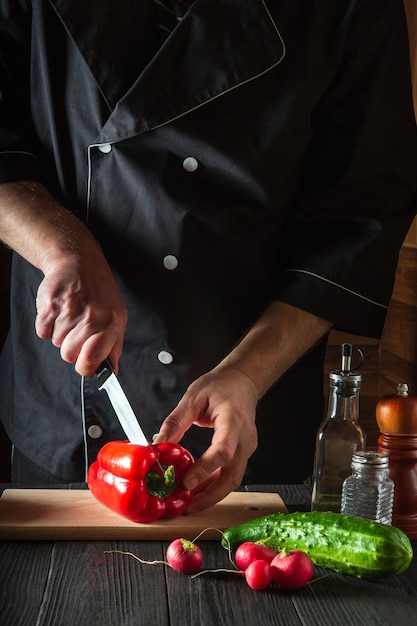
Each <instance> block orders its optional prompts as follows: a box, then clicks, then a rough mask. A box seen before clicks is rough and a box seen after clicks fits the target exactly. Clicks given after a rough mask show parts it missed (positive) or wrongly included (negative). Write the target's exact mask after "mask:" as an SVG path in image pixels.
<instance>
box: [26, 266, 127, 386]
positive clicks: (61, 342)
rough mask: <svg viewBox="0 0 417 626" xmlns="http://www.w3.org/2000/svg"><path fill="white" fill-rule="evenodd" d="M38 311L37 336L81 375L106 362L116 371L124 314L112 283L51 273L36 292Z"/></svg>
mask: <svg viewBox="0 0 417 626" xmlns="http://www.w3.org/2000/svg"><path fill="white" fill-rule="evenodd" d="M74 274H75V277H74ZM97 276H98V277H99V278H100V273H99V272H98V273H97ZM103 286H104V287H103ZM36 308H37V317H36V323H35V328H36V333H37V334H38V336H39V337H40V338H42V339H50V340H51V341H52V343H53V345H54V346H56V347H57V348H59V349H60V352H61V357H62V359H63V360H64V361H67V362H68V363H74V364H75V369H76V371H77V372H78V373H79V374H80V375H82V376H91V375H93V374H94V373H95V372H96V370H97V368H98V366H99V365H100V363H101V362H102V361H103V360H104V359H105V358H106V357H109V358H110V360H111V362H112V365H113V367H114V368H115V370H116V371H117V366H118V360H119V358H120V355H121V353H122V347H123V338H124V332H125V328H126V324H127V311H126V307H125V305H124V302H123V300H122V298H121V296H120V294H119V291H118V288H117V286H116V283H115V282H114V280H107V281H103V280H100V279H96V280H94V279H91V278H90V277H88V278H87V279H86V278H85V277H83V276H79V275H78V274H77V272H74V271H73V272H72V273H71V270H68V271H67V272H65V271H61V272H55V273H51V275H49V276H47V277H45V278H44V280H43V281H42V283H41V285H40V287H39V290H38V295H37V299H36Z"/></svg>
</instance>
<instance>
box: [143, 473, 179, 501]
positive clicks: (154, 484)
mask: <svg viewBox="0 0 417 626" xmlns="http://www.w3.org/2000/svg"><path fill="white" fill-rule="evenodd" d="M162 470H163V472H164V473H163V475H161V474H158V472H153V471H152V472H149V473H148V474H147V476H146V488H147V489H148V491H149V493H150V494H151V495H152V496H155V497H156V498H161V499H163V498H166V497H167V496H169V495H170V494H171V493H172V492H173V491H174V490H175V489H176V487H177V483H176V480H175V468H174V466H173V465H169V466H168V467H163V468H162Z"/></svg>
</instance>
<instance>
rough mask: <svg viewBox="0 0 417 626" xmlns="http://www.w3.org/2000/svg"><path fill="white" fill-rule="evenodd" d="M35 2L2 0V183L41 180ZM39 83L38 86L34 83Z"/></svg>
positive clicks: (0, 163)
mask: <svg viewBox="0 0 417 626" xmlns="http://www.w3.org/2000/svg"><path fill="white" fill-rule="evenodd" d="M34 43H35V42H32V41H31V2H29V1H28V0H2V1H1V2H0V183H5V182H12V181H19V180H39V179H40V167H39V161H38V159H37V157H36V155H35V154H34V149H33V146H34V144H35V142H34V133H33V129H32V126H31V122H30V119H31V117H30V99H31V97H36V93H35V90H34V91H33V93H32V94H31V93H30V89H31V85H30V78H29V76H30V49H31V45H34ZM33 87H35V86H33Z"/></svg>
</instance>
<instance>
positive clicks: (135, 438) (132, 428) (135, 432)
mask: <svg viewBox="0 0 417 626" xmlns="http://www.w3.org/2000/svg"><path fill="white" fill-rule="evenodd" d="M97 385H98V388H99V389H100V390H101V389H104V390H105V391H106V392H107V395H108V396H109V399H110V402H111V405H112V407H113V409H114V412H115V413H116V416H117V418H118V420H119V422H120V424H121V426H122V428H123V430H124V431H125V434H126V437H127V438H128V439H129V441H130V442H131V443H134V444H137V445H140V446H149V445H150V443H149V441H148V440H147V438H146V437H145V433H144V432H143V430H142V428H141V427H140V425H139V422H138V420H137V418H136V415H135V414H134V412H133V409H132V407H131V406H130V403H129V400H128V399H127V397H126V395H125V392H124V391H123V388H122V386H121V384H120V383H119V380H118V378H117V376H116V374H115V373H114V370H113V368H112V366H111V363H110V361H109V359H105V360H104V361H103V363H101V365H100V367H99V368H98V370H97Z"/></svg>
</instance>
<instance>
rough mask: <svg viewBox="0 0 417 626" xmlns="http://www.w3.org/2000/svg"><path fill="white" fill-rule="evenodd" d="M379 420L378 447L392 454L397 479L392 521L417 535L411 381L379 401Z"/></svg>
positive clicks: (416, 402)
mask: <svg viewBox="0 0 417 626" xmlns="http://www.w3.org/2000/svg"><path fill="white" fill-rule="evenodd" d="M376 421H377V424H378V427H379V430H380V435H379V438H378V451H380V452H384V453H385V454H387V455H388V457H389V470H388V476H389V477H390V478H391V479H392V480H393V481H394V505H393V512H392V525H393V526H397V527H398V528H401V530H403V531H404V532H405V533H406V535H407V536H408V537H409V539H417V396H412V395H409V394H408V385H406V384H405V383H401V384H399V385H397V393H396V394H389V395H386V396H383V397H382V398H381V399H380V400H379V401H378V403H377V405H376Z"/></svg>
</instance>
